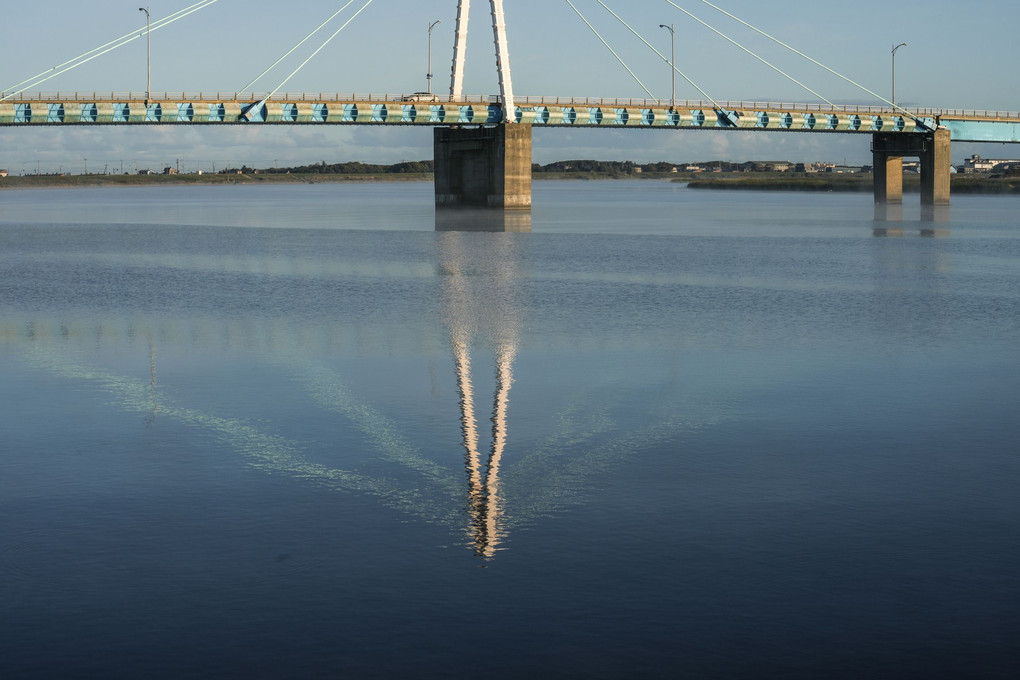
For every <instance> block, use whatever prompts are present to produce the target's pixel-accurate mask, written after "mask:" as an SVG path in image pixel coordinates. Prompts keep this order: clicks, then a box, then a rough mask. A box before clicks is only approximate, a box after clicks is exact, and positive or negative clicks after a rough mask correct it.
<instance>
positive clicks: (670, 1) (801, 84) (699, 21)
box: [666, 0, 835, 106]
mask: <svg viewBox="0 0 1020 680" xmlns="http://www.w3.org/2000/svg"><path fill="white" fill-rule="evenodd" d="M666 2H668V3H669V4H671V5H673V6H674V7H676V8H677V9H678V10H680V11H681V12H683V13H684V14H686V15H687V16H689V17H690V18H692V19H694V20H695V21H697V22H698V23H699V24H701V25H702V26H704V27H705V28H707V29H708V30H710V31H712V32H714V33H716V34H717V35H719V36H720V37H722V38H724V39H726V40H728V41H729V42H730V43H732V44H734V45H736V46H737V47H739V48H740V49H742V50H744V51H745V52H747V53H748V54H750V55H751V56H752V57H754V58H755V59H757V60H758V61H760V62H761V63H763V64H765V65H766V66H768V67H769V68H771V69H772V70H773V71H775V72H777V73H779V74H780V75H783V76H786V77H787V78H789V79H790V80H792V81H793V82H795V83H797V84H798V85H800V86H801V87H803V88H804V89H805V90H807V91H808V92H810V93H811V94H813V95H814V96H816V97H818V98H819V99H821V100H822V101H823V102H825V103H826V104H828V105H829V106H835V104H833V103H832V102H830V101H829V100H828V99H826V98H825V97H823V96H822V95H820V94H818V93H817V92H815V91H814V90H812V89H811V88H810V87H808V86H807V85H805V84H804V83H802V82H800V81H799V80H797V79H796V78H794V77H793V76H791V75H790V74H788V73H786V72H785V71H783V70H782V69H780V68H779V67H778V66H775V65H773V64H771V63H769V62H768V61H766V60H765V59H763V58H762V57H760V56H758V55H757V54H755V53H754V52H752V51H751V50H749V49H747V48H746V47H744V46H743V45H741V44H740V43H738V42H737V41H736V40H734V39H733V38H731V37H729V36H728V35H726V34H725V33H723V32H722V31H720V30H718V29H717V28H715V27H714V26H711V25H709V24H707V23H705V22H704V21H702V20H701V19H699V18H698V17H696V16H694V15H693V14H691V13H690V12H688V11H687V10H685V9H684V8H683V7H681V6H680V5H678V4H676V3H675V2H673V0H666Z"/></svg>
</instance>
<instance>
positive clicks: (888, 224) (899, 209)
mask: <svg viewBox="0 0 1020 680" xmlns="http://www.w3.org/2000/svg"><path fill="white" fill-rule="evenodd" d="M951 219H952V207H951V206H949V205H922V206H921V214H920V221H921V223H923V224H925V223H926V224H948V223H949V221H950V220H951ZM904 222H905V218H904V215H903V204H902V203H876V204H875V227H874V230H873V232H872V233H873V234H874V235H875V236H888V237H898V236H903V235H904V228H903V227H904ZM918 233H919V234H920V235H921V236H925V237H928V238H938V237H946V236H949V230H948V229H939V228H937V227H934V226H924V227H919V228H918Z"/></svg>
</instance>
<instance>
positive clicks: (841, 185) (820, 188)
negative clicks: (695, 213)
mask: <svg viewBox="0 0 1020 680" xmlns="http://www.w3.org/2000/svg"><path fill="white" fill-rule="evenodd" d="M673 181H674V182H686V183H687V188H689V189H715V190H731V191H732V190H735V191H741V190H743V191H814V192H862V193H864V192H871V191H872V189H873V186H874V176H873V175H871V174H853V175H838V174H837V175H832V174H829V173H826V174H823V175H796V176H777V174H771V175H767V176H764V177H753V176H752V177H749V176H747V175H746V174H742V175H739V176H733V175H731V176H728V177H706V178H697V179H675V180H673ZM950 182H951V188H950V191H951V192H952V193H955V194H1020V177H1009V178H1002V177H995V178H993V177H982V176H975V175H952V178H951V180H950ZM903 190H904V191H905V192H911V193H916V192H919V191H920V190H921V178H920V177H919V176H918V175H913V176H911V175H905V176H904V178H903Z"/></svg>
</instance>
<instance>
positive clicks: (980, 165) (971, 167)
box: [959, 154, 1020, 173]
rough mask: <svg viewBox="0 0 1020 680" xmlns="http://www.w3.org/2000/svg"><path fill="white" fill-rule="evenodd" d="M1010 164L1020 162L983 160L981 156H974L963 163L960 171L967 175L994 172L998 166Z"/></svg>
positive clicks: (1002, 159)
mask: <svg viewBox="0 0 1020 680" xmlns="http://www.w3.org/2000/svg"><path fill="white" fill-rule="evenodd" d="M1009 163H1020V160H1015V159H1006V158H1000V159H993V158H982V157H981V156H978V155H977V154H974V155H973V156H971V157H970V158H968V159H967V160H965V161H964V162H963V165H962V166H960V168H959V170H960V171H962V172H965V173H975V172H992V171H994V170H995V168H996V166H998V165H1004V164H1009Z"/></svg>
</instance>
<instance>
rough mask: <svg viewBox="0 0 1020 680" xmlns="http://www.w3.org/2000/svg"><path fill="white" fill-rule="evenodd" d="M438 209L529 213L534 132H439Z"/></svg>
mask: <svg viewBox="0 0 1020 680" xmlns="http://www.w3.org/2000/svg"><path fill="white" fill-rule="evenodd" d="M434 146H435V176H436V208H439V209H443V208H496V209H501V210H530V209H531V126H530V125H519V124H513V125H498V126H496V127H476V128H474V127H473V128H436V129H435V136H434Z"/></svg>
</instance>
